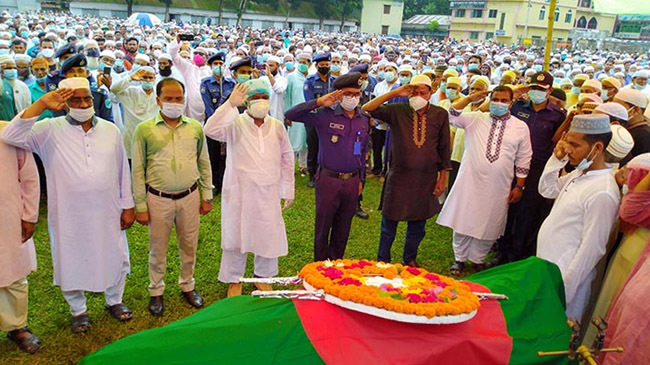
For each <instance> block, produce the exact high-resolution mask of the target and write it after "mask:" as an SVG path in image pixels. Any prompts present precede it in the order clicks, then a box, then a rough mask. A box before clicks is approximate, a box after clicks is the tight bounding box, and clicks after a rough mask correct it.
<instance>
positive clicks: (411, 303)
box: [299, 259, 480, 318]
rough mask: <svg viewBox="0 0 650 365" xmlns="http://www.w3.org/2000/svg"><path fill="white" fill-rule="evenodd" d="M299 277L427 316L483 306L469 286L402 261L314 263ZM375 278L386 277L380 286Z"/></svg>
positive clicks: (345, 295)
mask: <svg viewBox="0 0 650 365" xmlns="http://www.w3.org/2000/svg"><path fill="white" fill-rule="evenodd" d="M299 275H300V277H302V278H303V280H304V281H306V282H307V283H308V284H309V285H311V286H313V287H314V288H316V289H323V290H324V291H325V293H327V294H330V295H333V296H335V297H338V298H340V299H342V300H347V301H352V302H355V303H359V304H364V305H368V306H373V307H377V308H383V309H386V310H389V311H393V312H398V313H404V314H413V315H418V316H426V317H428V318H432V317H435V316H446V315H459V314H466V313H471V312H473V311H474V310H476V309H478V307H479V306H480V303H479V299H478V297H477V296H476V295H475V294H473V293H472V292H471V290H470V288H469V287H468V286H467V285H465V284H463V283H461V282H458V281H456V280H454V279H453V278H450V277H447V276H443V275H438V274H433V273H430V272H427V271H426V270H423V269H417V268H414V267H410V266H403V265H401V264H387V263H383V262H376V261H368V260H345V259H344V260H336V261H319V262H314V263H311V264H308V265H305V267H303V268H302V270H301V271H300V274H299ZM373 277H383V278H384V279H386V280H382V279H380V281H382V282H383V283H381V284H380V285H378V286H376V285H371V284H370V283H369V281H374V282H375V283H376V282H377V281H376V280H374V279H371V278H373Z"/></svg>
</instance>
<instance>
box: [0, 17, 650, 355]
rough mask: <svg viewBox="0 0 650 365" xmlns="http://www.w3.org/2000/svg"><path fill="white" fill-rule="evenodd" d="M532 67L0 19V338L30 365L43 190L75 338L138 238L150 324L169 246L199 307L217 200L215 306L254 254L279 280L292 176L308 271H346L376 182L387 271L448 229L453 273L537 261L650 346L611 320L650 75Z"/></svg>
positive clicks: (488, 50)
mask: <svg viewBox="0 0 650 365" xmlns="http://www.w3.org/2000/svg"><path fill="white" fill-rule="evenodd" d="M542 52H543V50H539V49H538V50H526V49H524V48H523V47H518V48H512V47H504V46H500V45H498V44H495V43H468V42H463V41H456V40H446V41H426V40H418V39H406V40H393V39H389V38H381V37H378V36H374V35H366V34H352V33H350V34H340V33H336V34H335V33H323V32H315V31H309V32H306V31H289V30H278V29H266V30H256V29H250V28H244V29H242V28H233V27H226V26H216V27H215V26H212V27H210V26H207V25H196V24H192V25H183V24H163V25H160V26H156V27H148V26H143V27H140V26H131V25H125V24H124V23H123V22H122V21H120V20H116V19H107V18H90V17H78V16H71V15H66V14H36V13H32V14H15V15H10V14H8V13H3V15H2V16H1V17H0V67H1V70H2V83H1V86H0V120H6V121H11V122H10V123H3V124H2V125H1V126H0V127H1V128H2V132H1V134H0V138H1V139H2V144H0V152H1V153H2V157H1V158H0V164H1V166H2V167H3V168H2V169H3V171H5V174H6V175H4V176H8V177H9V178H3V179H2V185H3V186H4V187H5V188H4V189H0V191H1V193H0V194H1V195H0V196H1V198H0V200H1V201H3V202H6V203H3V204H2V205H1V208H0V209H2V212H3V215H4V216H5V217H8V218H9V217H13V218H11V219H5V220H3V222H2V223H0V225H1V227H2V237H3V238H2V240H1V241H0V245H1V247H2V249H3V254H2V256H1V258H0V262H1V263H2V265H0V313H1V315H0V325H1V326H0V327H1V329H2V330H3V331H7V332H8V335H9V337H10V338H11V339H12V340H14V341H15V342H16V343H18V345H19V346H20V347H21V348H22V349H23V350H25V351H27V352H35V351H36V350H37V349H38V347H39V346H40V341H39V340H38V338H37V337H36V336H34V335H33V334H32V333H31V332H30V331H29V329H28V328H27V327H26V324H27V280H26V277H27V275H28V274H29V272H31V271H32V270H34V269H35V267H36V266H35V254H34V244H33V241H32V240H31V236H32V234H33V232H34V223H35V222H36V220H37V215H38V214H37V212H38V204H39V175H40V181H41V184H43V183H44V182H45V184H46V187H47V188H46V189H45V187H41V189H43V190H46V191H47V205H48V206H47V210H48V226H49V230H50V239H51V245H52V257H53V264H54V284H55V285H57V286H59V287H60V288H61V291H62V294H63V297H64V298H65V300H66V302H67V303H68V304H69V306H70V314H71V329H72V331H73V332H75V333H80V332H86V331H87V330H88V329H89V327H90V319H89V316H88V313H87V308H86V299H85V296H84V291H91V292H103V293H104V295H105V298H106V308H107V310H108V311H110V313H111V314H112V315H113V316H114V317H115V318H117V319H118V320H122V321H127V320H129V319H131V317H132V313H131V310H130V309H129V308H128V307H127V306H126V305H124V303H123V300H122V299H123V298H122V294H123V292H124V283H125V277H126V275H127V274H128V272H129V270H130V263H129V256H128V246H127V237H126V234H125V230H127V229H128V228H129V227H130V226H131V225H132V224H133V223H134V222H135V221H137V222H138V223H140V224H143V225H147V226H148V227H149V238H150V245H149V247H150V249H149V276H150V285H149V288H148V289H149V294H150V305H149V310H150V312H151V313H152V314H153V315H160V314H162V313H163V311H164V304H163V293H164V290H165V283H164V281H163V278H164V275H165V272H166V264H167V262H166V254H167V246H168V242H169V236H170V234H171V229H172V227H175V228H176V235H177V238H178V242H179V248H180V261H181V262H180V275H179V280H178V285H179V287H180V289H181V291H182V293H183V295H184V296H185V298H186V299H187V301H188V302H189V303H190V304H191V305H192V306H194V307H196V308H200V307H202V306H203V300H202V298H201V296H200V294H199V293H198V291H197V290H196V289H195V287H194V277H193V274H194V266H195V262H196V248H197V243H198V232H199V218H200V215H204V214H208V213H209V212H210V211H211V210H212V206H213V202H212V200H213V197H214V196H216V195H221V209H222V210H221V225H222V236H221V247H222V249H223V252H222V259H221V264H220V268H219V275H218V278H219V280H220V281H222V282H224V283H229V289H228V296H234V295H239V294H241V292H242V288H241V284H239V278H240V277H241V276H242V275H243V273H244V271H245V266H246V258H247V255H248V254H249V253H252V254H253V255H254V266H255V267H254V273H255V275H256V276H259V277H271V276H275V275H277V274H278V257H280V256H284V255H287V253H288V241H287V235H286V230H285V226H284V221H283V217H282V211H283V210H284V209H287V208H289V207H290V206H291V204H292V203H293V201H294V199H295V196H294V185H295V178H294V174H295V173H299V174H301V175H303V176H305V175H308V176H309V179H308V186H309V187H313V188H315V196H316V204H315V210H316V219H315V225H314V232H315V233H314V260H327V259H340V258H342V257H343V256H344V253H345V248H346V245H347V242H348V236H349V233H350V227H351V222H352V220H353V217H354V216H355V215H356V216H358V217H360V218H364V219H367V218H368V215H367V213H366V212H364V211H363V209H362V197H363V194H362V192H363V189H364V185H365V181H366V180H367V179H371V178H379V179H382V181H383V183H384V186H383V191H382V196H381V207H380V208H381V210H382V221H381V232H380V234H379V240H378V254H377V259H378V260H380V261H385V262H390V261H392V259H391V256H390V249H391V247H392V244H393V242H394V240H395V235H396V230H397V226H398V224H399V222H407V230H406V237H405V240H404V250H403V256H402V258H401V261H402V262H403V263H404V264H408V265H411V266H418V263H417V261H416V258H417V253H418V247H419V245H420V243H421V242H422V240H423V239H424V237H425V233H426V232H425V224H426V221H427V220H428V219H430V218H432V217H434V216H435V215H438V218H437V223H438V224H440V225H443V226H447V227H449V228H451V229H452V230H453V243H452V246H453V251H454V257H455V261H454V263H453V265H452V266H451V268H450V271H451V273H452V274H454V275H460V274H461V273H462V272H463V270H465V267H466V265H468V264H470V265H474V266H475V267H476V270H482V269H484V268H486V267H490V266H496V265H500V264H503V263H507V262H512V261H517V260H521V259H524V258H526V257H529V256H532V255H537V256H539V257H541V258H544V259H547V260H549V261H551V262H553V263H555V264H557V265H558V267H559V268H560V271H561V273H562V277H563V280H564V285H565V291H566V293H565V294H566V302H567V315H568V316H570V317H575V318H578V319H582V318H585V319H589V316H591V314H592V313H594V314H595V315H600V316H606V315H608V313H609V315H610V316H615V317H611V318H610V320H612V321H613V322H614V323H615V324H616V325H615V326H613V327H614V328H613V329H611V328H610V330H608V331H610V332H611V334H612V335H613V336H614V337H615V338H617V339H618V340H621V339H625V340H626V341H628V340H629V341H640V340H639V338H640V335H639V334H640V333H641V332H640V331H643V330H644V329H643V328H646V327H647V326H640V327H642V329H639V330H636V332H635V330H630V329H629V328H627V326H628V324H629V321H630V320H631V317H630V316H635V314H631V312H630V311H626V310H625V306H628V307H630V308H631V307H632V306H636V305H639V306H641V305H642V304H641V302H640V301H641V300H642V299H641V298H642V295H639V294H638V292H639V290H640V289H639V288H641V289H642V290H645V293H648V290H650V288H648V286H647V285H648V284H647V282H648V281H647V280H645V281H644V280H643V279H644V278H647V277H648V275H650V274H648V271H649V270H647V267H646V266H648V265H650V262H648V263H646V262H645V261H646V259H647V257H648V253H647V252H646V251H648V249H647V248H646V245H645V243H646V242H647V241H648V233H649V231H648V228H650V222H649V218H648V217H649V216H650V206H649V204H650V203H649V202H650V199H648V190H649V188H650V175H649V174H648V171H649V170H650V157H649V156H650V154H649V153H650V125H649V124H648V117H647V116H646V115H645V113H646V111H647V110H648V108H647V107H648V98H649V97H650V87H647V82H648V76H649V70H648V69H649V68H650V66H649V65H648V58H647V55H646V54H628V53H621V52H610V51H592V52H590V51H577V50H571V49H564V50H558V51H555V52H553V53H552V58H551V61H550V65H549V69H547V70H544V67H543V61H542V57H543V55H542ZM31 152H33V153H34V155H33V156H34V157H32V153H31ZM35 158H36V160H35ZM295 160H297V163H296V161H295ZM35 161H36V162H35ZM37 166H38V168H37ZM39 169H40V174H39V172H38V171H37V170H39ZM296 169H297V171H296ZM45 177H46V178H45ZM621 202H622V203H621ZM619 208H620V209H619ZM619 215H620V220H619ZM111 222H113V223H111ZM619 222H620V223H619ZM619 227H620V229H619ZM619 231H620V232H621V233H623V235H622V236H623V238H622V239H620V238H619V239H617V232H619ZM491 250H496V254H495V255H494V258H493V259H491V260H489V261H488V262H486V260H487V257H488V254H489V252H490V251H491ZM612 252H614V253H613V259H612V260H611V261H610V264H609V266H608V265H607V262H606V259H607V257H608V256H610V253H612ZM644 264H646V265H644ZM605 268H607V275H606V276H605ZM643 275H645V276H643ZM603 278H604V279H603ZM626 279H627V280H628V281H627V283H626V281H625V280H626ZM601 281H603V284H602V290H600V288H601V285H600V282H601ZM624 283H626V284H625V285H623V284H624ZM257 285H258V288H260V289H264V290H268V289H270V286H269V285H267V284H257ZM628 287H630V288H634V290H635V292H634V293H631V292H626V288H628ZM592 288H595V290H593V289H592ZM630 290H632V289H630ZM617 295H618V296H619V297H620V298H626V299H625V300H626V302H625V303H621V302H620V301H615V300H614V299H615V297H616V296H617ZM610 307H611V308H612V311H611V312H610V311H609V309H610ZM594 308H595V309H594ZM621 308H623V309H621ZM614 309H616V311H614ZM626 316H627V317H626ZM645 321H646V322H647V318H646V319H645ZM637 326H638V323H637ZM591 335H592V336H593V334H591ZM587 336H590V334H587ZM616 336H619V337H616ZM626 336H627V337H626ZM646 337H647V336H646ZM626 356H634V351H632V352H630V355H626Z"/></svg>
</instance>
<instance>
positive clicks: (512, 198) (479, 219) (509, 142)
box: [437, 86, 533, 275]
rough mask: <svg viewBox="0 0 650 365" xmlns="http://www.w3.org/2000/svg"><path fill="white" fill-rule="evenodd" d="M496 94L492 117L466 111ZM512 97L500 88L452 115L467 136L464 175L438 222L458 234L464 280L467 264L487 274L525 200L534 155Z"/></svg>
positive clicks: (456, 267) (456, 270)
mask: <svg viewBox="0 0 650 365" xmlns="http://www.w3.org/2000/svg"><path fill="white" fill-rule="evenodd" d="M490 93H491V97H490V106H489V109H490V112H489V113H486V112H480V111H476V112H469V111H462V110H463V109H464V108H465V107H466V106H467V105H468V104H469V103H470V102H472V101H478V100H481V99H484V98H485V97H486V96H487V95H488V94H490ZM512 97H513V93H512V90H511V89H510V88H509V87H507V86H497V87H496V88H494V90H492V91H491V92H490V91H481V92H476V93H473V94H470V95H469V96H468V97H467V98H465V99H461V100H460V101H458V102H456V103H455V104H453V106H452V108H450V109H449V123H450V124H451V125H453V126H455V127H457V128H462V129H464V130H465V153H464V155H463V160H462V163H461V169H460V171H459V172H458V177H457V178H456V181H455V183H454V186H453V187H452V189H451V191H450V192H449V195H448V197H447V200H446V201H445V204H444V206H443V207H442V211H441V212H440V215H439V216H438V221H437V222H438V224H440V225H443V226H446V227H449V228H451V229H453V230H454V235H453V248H454V260H455V262H454V264H453V265H452V266H451V268H450V271H451V273H452V275H460V274H461V273H462V272H463V270H464V269H465V261H467V260H469V261H470V262H471V263H473V264H474V265H475V266H476V269H477V270H482V269H484V268H485V265H484V264H483V261H484V260H485V257H486V256H487V254H488V252H490V248H491V247H492V245H493V244H494V241H496V239H498V238H499V237H500V236H501V235H503V233H504V231H505V227H506V218H507V216H508V206H509V204H512V203H516V202H517V201H519V199H521V196H522V194H523V191H524V186H525V183H526V177H527V176H528V172H529V168H530V160H531V157H532V155H533V151H532V147H531V140H530V133H529V131H528V127H527V126H526V123H524V122H523V121H521V120H519V119H518V118H516V117H515V116H514V115H511V112H510V107H511V105H512ZM515 176H516V179H517V180H516V185H515V186H514V187H513V186H512V181H513V178H514V177H515Z"/></svg>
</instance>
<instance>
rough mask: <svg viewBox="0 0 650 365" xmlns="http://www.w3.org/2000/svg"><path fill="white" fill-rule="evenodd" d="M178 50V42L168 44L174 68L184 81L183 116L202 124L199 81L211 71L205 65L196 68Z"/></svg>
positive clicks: (210, 74) (203, 112)
mask: <svg viewBox="0 0 650 365" xmlns="http://www.w3.org/2000/svg"><path fill="white" fill-rule="evenodd" d="M179 48H180V45H179V44H178V42H171V43H170V44H169V54H170V55H171V56H172V60H173V61H174V67H176V68H177V69H178V71H179V72H180V73H181V75H183V78H184V79H185V100H186V102H187V106H186V107H185V115H186V116H188V117H190V118H192V119H196V120H198V121H199V122H203V121H204V120H205V105H203V98H201V90H200V88H201V80H203V79H204V78H206V77H211V76H212V69H211V68H210V67H209V66H206V65H203V66H201V67H199V66H196V65H195V64H193V63H192V62H190V61H188V60H186V59H184V58H183V57H181V56H179V55H178V49H179ZM172 72H173V71H172Z"/></svg>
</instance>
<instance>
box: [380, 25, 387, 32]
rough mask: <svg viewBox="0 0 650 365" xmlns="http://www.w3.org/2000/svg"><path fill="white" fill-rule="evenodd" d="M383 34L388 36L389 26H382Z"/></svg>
mask: <svg viewBox="0 0 650 365" xmlns="http://www.w3.org/2000/svg"><path fill="white" fill-rule="evenodd" d="M381 34H388V25H382V26H381Z"/></svg>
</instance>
